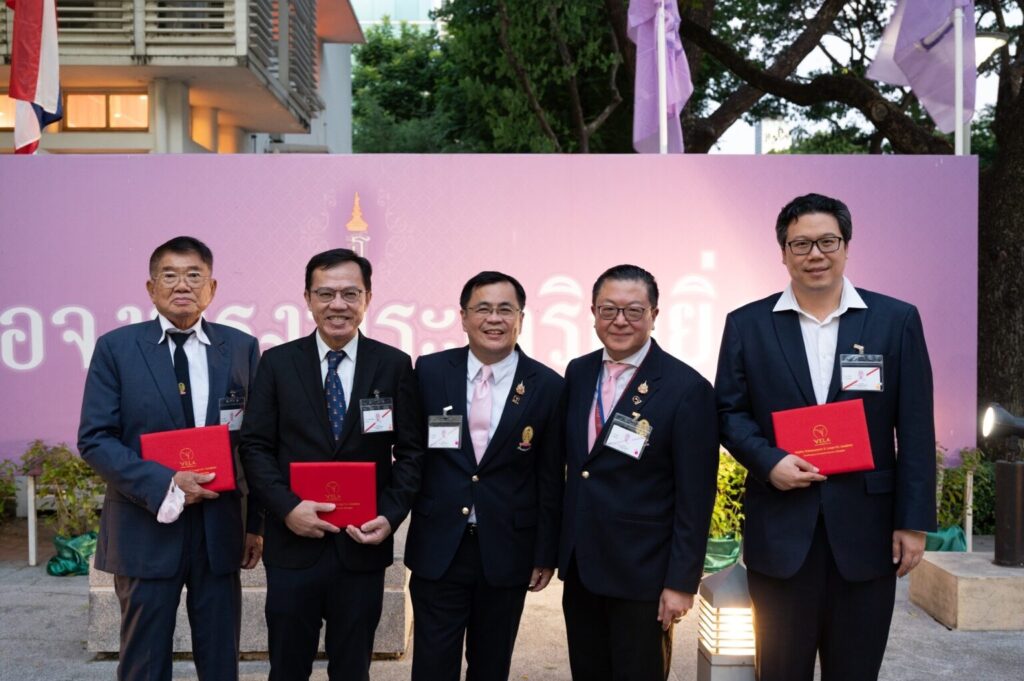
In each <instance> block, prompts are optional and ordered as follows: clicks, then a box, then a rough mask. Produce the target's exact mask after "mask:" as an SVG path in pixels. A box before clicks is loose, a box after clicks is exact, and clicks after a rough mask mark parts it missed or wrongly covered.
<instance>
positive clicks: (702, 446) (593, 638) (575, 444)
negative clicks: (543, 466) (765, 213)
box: [558, 265, 718, 681]
mask: <svg viewBox="0 0 1024 681" xmlns="http://www.w3.org/2000/svg"><path fill="white" fill-rule="evenodd" d="M591 311H592V312H593V314H594V329H595V330H596V332H597V336H598V338H600V339H601V343H602V344H603V345H604V349H603V350H598V351H597V352H593V353H591V354H589V355H584V356H583V357H580V358H578V359H575V360H573V361H572V362H570V363H569V366H568V368H567V369H566V374H565V379H566V400H565V402H566V415H565V455H566V458H567V462H566V488H565V506H564V512H563V514H562V533H561V543H560V545H559V559H558V560H559V565H558V572H559V576H560V577H561V578H562V579H563V580H564V581H565V590H564V592H563V598H562V607H563V610H564V612H565V626H566V633H567V636H568V642H569V664H570V667H571V669H572V676H573V678H574V679H577V680H580V681H582V680H587V681H590V680H595V679H600V680H603V679H608V680H609V681H611V680H612V679H615V680H616V681H626V680H630V681H633V680H635V681H647V680H650V681H655V680H657V681H663V680H664V679H665V678H666V677H667V676H668V671H669V663H670V661H671V655H672V624H673V622H678V621H679V618H680V617H681V616H682V615H684V614H686V612H687V611H688V610H690V609H691V608H692V607H693V597H694V594H695V593H696V592H697V586H698V584H699V582H700V578H701V572H702V568H703V565H704V550H705V547H706V545H707V536H708V526H709V524H710V521H711V509H712V506H713V505H714V499H715V479H716V473H717V470H718V431H717V429H716V427H715V403H714V392H713V391H712V388H711V384H710V383H708V381H707V380H705V379H704V378H703V377H701V376H700V375H699V374H698V373H697V372H696V371H694V370H693V369H692V368H690V367H689V366H687V365H686V364H684V363H682V362H680V361H679V360H677V359H675V358H674V357H672V356H671V355H669V354H668V353H666V352H665V351H663V350H662V349H661V348H660V347H659V346H658V344H657V343H656V342H654V340H652V339H651V331H653V330H654V321H655V319H656V318H657V316H658V285H657V282H655V280H654V277H653V276H651V274H650V273H649V272H647V271H646V270H644V269H641V268H639V267H635V266H633V265H619V266H617V267H612V268H611V269H609V270H607V271H606V272H604V273H603V274H602V275H601V276H600V277H598V279H597V281H596V282H595V283H594V288H593V305H592V307H591Z"/></svg>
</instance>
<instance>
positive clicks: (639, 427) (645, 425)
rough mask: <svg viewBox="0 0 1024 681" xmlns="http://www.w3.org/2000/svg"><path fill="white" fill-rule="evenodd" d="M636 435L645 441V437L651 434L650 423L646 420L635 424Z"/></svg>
mask: <svg viewBox="0 0 1024 681" xmlns="http://www.w3.org/2000/svg"><path fill="white" fill-rule="evenodd" d="M636 434H637V435H639V436H641V437H643V438H644V439H647V436H648V435H650V434H651V423H650V421H648V420H647V419H640V421H639V422H638V423H637V424H636Z"/></svg>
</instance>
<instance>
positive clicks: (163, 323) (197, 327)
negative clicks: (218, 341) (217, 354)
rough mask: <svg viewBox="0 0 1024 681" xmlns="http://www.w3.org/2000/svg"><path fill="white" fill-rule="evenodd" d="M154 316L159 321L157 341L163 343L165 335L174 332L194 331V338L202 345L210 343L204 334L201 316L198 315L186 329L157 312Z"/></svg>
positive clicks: (165, 338)
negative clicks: (158, 337)
mask: <svg viewBox="0 0 1024 681" xmlns="http://www.w3.org/2000/svg"><path fill="white" fill-rule="evenodd" d="M156 318H157V319H158V320H159V321H160V340H158V341H157V343H163V342H164V341H165V340H167V337H168V336H170V335H172V334H175V333H188V332H190V331H194V332H195V334H196V338H197V339H198V340H199V342H200V343H202V344H203V345H211V343H210V338H209V336H207V335H206V331H204V330H203V316H202V315H199V319H198V321H196V323H195V324H193V325H192V326H191V327H190V328H188V329H179V328H178V327H176V326H175V325H174V324H172V323H171V320H170V319H168V318H167V317H165V316H163V315H162V314H157V316H156Z"/></svg>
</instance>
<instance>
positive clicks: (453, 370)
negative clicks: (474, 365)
mask: <svg viewBox="0 0 1024 681" xmlns="http://www.w3.org/2000/svg"><path fill="white" fill-rule="evenodd" d="M468 367H469V347H468V346H467V347H464V348H462V349H461V350H460V351H459V352H458V353H454V354H453V355H452V357H451V363H450V364H449V365H448V366H447V367H445V371H444V397H445V401H446V402H447V403H448V404H446V405H445V406H451V408H452V409H451V411H449V412H448V413H449V414H450V415H452V416H461V417H462V433H461V434H460V435H459V442H460V443H461V445H462V447H461V450H462V456H463V459H464V463H465V464H466V465H467V466H469V469H470V470H472V469H474V468H476V454H475V453H474V451H473V439H472V438H471V437H470V436H469V414H467V413H466V398H467V395H466V380H467V379H466V376H467V374H468V372H469V368H468ZM428 416H436V414H428Z"/></svg>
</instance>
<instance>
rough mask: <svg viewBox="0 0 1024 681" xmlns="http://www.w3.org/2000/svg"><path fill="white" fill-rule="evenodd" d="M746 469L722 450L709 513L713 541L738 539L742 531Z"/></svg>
mask: <svg viewBox="0 0 1024 681" xmlns="http://www.w3.org/2000/svg"><path fill="white" fill-rule="evenodd" d="M746 480H747V469H746V468H744V467H743V466H742V465H740V463H739V462H738V461H736V459H734V458H732V455H731V454H729V452H727V451H725V450H724V449H723V450H721V451H720V452H719V455H718V495H717V496H716V497H715V508H714V511H713V512H712V513H711V533H710V536H711V537H712V538H714V539H724V538H726V537H734V538H736V539H739V538H740V535H741V533H742V531H743V485H744V483H745V482H746Z"/></svg>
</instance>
